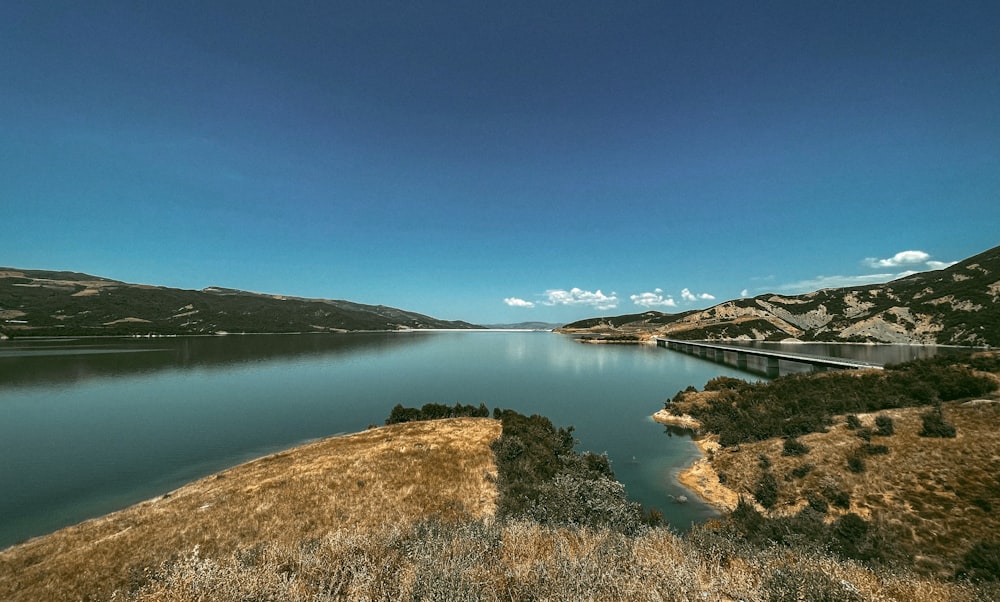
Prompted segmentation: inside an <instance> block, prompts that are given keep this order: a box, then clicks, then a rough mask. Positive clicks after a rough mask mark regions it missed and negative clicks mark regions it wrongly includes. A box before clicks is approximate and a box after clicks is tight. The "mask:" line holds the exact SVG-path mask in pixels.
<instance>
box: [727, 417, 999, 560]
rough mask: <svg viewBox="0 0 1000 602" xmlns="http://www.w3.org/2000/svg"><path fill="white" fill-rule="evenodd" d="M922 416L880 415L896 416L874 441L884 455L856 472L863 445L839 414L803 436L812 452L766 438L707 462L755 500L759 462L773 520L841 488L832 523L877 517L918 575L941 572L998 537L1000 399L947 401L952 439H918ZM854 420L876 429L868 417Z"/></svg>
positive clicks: (868, 459)
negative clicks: (786, 451) (843, 502)
mask: <svg viewBox="0 0 1000 602" xmlns="http://www.w3.org/2000/svg"><path fill="white" fill-rule="evenodd" d="M926 411H927V408H906V409H895V410H886V411H884V412H880V413H881V414H885V415H888V416H890V417H892V418H893V420H894V422H895V434H893V435H891V436H888V437H879V436H875V437H873V438H872V444H873V445H885V446H887V447H888V448H889V453H888V454H886V455H875V456H867V457H866V458H865V471H864V472H861V473H854V472H851V471H850V470H849V469H848V466H847V461H848V458H849V457H850V456H851V455H852V454H854V453H856V452H857V450H858V449H859V448H860V447H861V446H862V444H863V443H864V441H862V440H861V439H860V438H859V437H858V436H857V434H856V431H853V430H849V429H847V428H846V419H845V417H844V416H840V417H837V419H836V424H835V426H834V427H832V428H831V429H830V431H829V432H827V433H812V434H809V435H805V436H803V437H800V439H799V440H800V441H801V442H803V443H805V444H806V445H808V446H809V447H810V451H809V452H808V453H807V454H805V455H803V456H798V457H788V456H783V455H782V441H781V440H780V439H771V440H767V441H759V442H755V443H745V444H742V445H740V446H739V448H738V450H722V451H718V452H716V453H715V454H713V458H712V461H711V464H712V467H713V468H714V469H715V470H716V471H717V472H718V473H721V474H723V475H725V480H726V485H727V487H728V488H729V489H730V490H732V492H735V494H743V495H745V496H746V497H747V498H752V496H753V491H754V489H755V487H756V485H757V482H758V481H759V480H760V477H761V474H762V472H763V470H764V469H763V468H762V467H761V461H760V457H761V456H766V457H767V459H768V460H769V462H770V464H771V466H770V468H769V469H768V470H770V471H771V472H772V473H773V474H774V475H775V477H777V481H778V484H779V494H778V503H777V504H776V505H775V507H774V508H772V513H774V514H786V515H787V514H793V513H795V512H797V511H799V510H800V509H801V508H802V507H804V506H805V505H806V495H808V494H810V493H813V494H819V493H820V492H821V491H822V490H823V489H824V488H829V487H831V486H833V487H835V488H837V489H839V490H841V491H844V492H846V493H848V494H849V495H850V508H849V509H840V508H837V507H835V506H833V505H831V506H830V510H829V512H830V516H831V517H834V516H839V515H842V514H845V513H847V512H854V513H856V514H858V515H860V516H862V517H865V518H874V519H875V520H877V521H880V522H881V523H882V524H883V525H885V526H887V527H889V528H890V529H891V530H892V531H893V532H894V533H895V534H897V535H898V536H899V537H900V539H899V541H898V543H899V545H902V546H904V548H905V549H906V551H908V552H910V553H912V554H913V555H914V556H915V558H916V562H917V567H918V568H919V569H920V570H922V571H923V572H925V573H932V574H937V575H939V576H945V575H949V574H951V573H952V572H953V571H954V569H955V567H956V562H957V561H958V560H959V559H960V557H961V555H962V553H964V551H965V550H967V549H968V548H969V547H971V546H972V545H973V543H975V542H976V541H980V540H983V539H984V538H986V537H988V536H992V537H994V538H995V537H996V534H997V533H1000V482H998V475H1000V428H998V427H1000V403H997V402H986V403H982V402H981V403H975V402H972V403H951V404H945V405H944V418H945V420H946V421H947V422H950V423H952V424H954V425H955V427H956V428H957V437H955V438H954V439H939V438H927V437H920V436H919V435H918V433H919V432H920V430H921V427H922V423H921V419H920V415H921V414H923V413H924V412H926ZM858 417H859V418H860V420H861V423H862V425H863V426H866V427H872V428H873V430H874V421H875V414H861V415H859V416H858ZM805 464H809V465H812V466H813V469H812V470H811V471H809V472H808V473H807V474H806V475H805V476H803V477H795V476H794V475H792V471H793V470H794V469H795V468H797V467H801V466H803V465H805ZM730 495H733V493H730ZM984 506H985V508H984ZM990 507H991V508H992V509H990Z"/></svg>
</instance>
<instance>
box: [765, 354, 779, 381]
mask: <svg viewBox="0 0 1000 602" xmlns="http://www.w3.org/2000/svg"><path fill="white" fill-rule="evenodd" d="M778 373H779V370H778V358H776V357H768V358H767V377H768V378H778Z"/></svg>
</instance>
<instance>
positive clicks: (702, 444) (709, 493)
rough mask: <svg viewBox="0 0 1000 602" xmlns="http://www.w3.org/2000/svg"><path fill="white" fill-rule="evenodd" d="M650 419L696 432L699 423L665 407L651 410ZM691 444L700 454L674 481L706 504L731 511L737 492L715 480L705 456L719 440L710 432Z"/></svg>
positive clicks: (707, 458)
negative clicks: (656, 410) (652, 412)
mask: <svg viewBox="0 0 1000 602" xmlns="http://www.w3.org/2000/svg"><path fill="white" fill-rule="evenodd" d="M653 420H655V421H657V422H659V423H660V424H666V425H670V426H679V427H682V428H689V429H691V430H693V431H695V432H697V431H698V430H699V429H700V428H701V423H700V422H698V420H696V419H695V418H693V417H691V416H689V415H687V414H683V415H681V416H676V415H674V414H670V413H669V412H667V411H666V410H660V411H659V412H657V413H655V414H653ZM694 444H695V445H696V446H697V447H698V450H699V451H701V458H698V459H697V460H695V461H694V462H693V463H692V464H691V465H690V466H688V467H687V468H684V469H683V470H681V471H680V472H679V473H678V474H677V481H678V482H679V483H680V484H681V485H683V486H684V487H686V488H687V489H689V490H691V492H693V493H694V494H695V495H697V496H698V497H699V498H701V499H702V501H704V502H705V503H706V504H709V505H710V506H713V507H715V508H718V509H719V510H721V511H723V512H731V511H732V510H733V509H734V508H736V504H737V503H739V495H738V494H737V493H736V492H735V491H733V490H732V489H729V488H728V487H725V486H724V485H722V483H720V482H719V473H717V472H716V471H715V468H714V467H713V466H712V462H711V460H709V457H710V456H711V455H712V454H714V453H716V451H717V450H718V449H719V447H720V446H719V443H718V441H717V440H716V438H715V437H714V436H709V437H702V438H697V439H694Z"/></svg>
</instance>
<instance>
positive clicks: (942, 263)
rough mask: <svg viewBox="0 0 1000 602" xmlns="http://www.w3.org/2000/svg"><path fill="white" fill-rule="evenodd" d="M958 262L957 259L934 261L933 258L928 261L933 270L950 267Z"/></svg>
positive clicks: (928, 265)
mask: <svg viewBox="0 0 1000 602" xmlns="http://www.w3.org/2000/svg"><path fill="white" fill-rule="evenodd" d="M956 263H958V262H957V261H934V260H931V261H928V262H927V267H929V268H930V269H932V270H943V269H945V268H950V267H951V266H953V265H955V264H956Z"/></svg>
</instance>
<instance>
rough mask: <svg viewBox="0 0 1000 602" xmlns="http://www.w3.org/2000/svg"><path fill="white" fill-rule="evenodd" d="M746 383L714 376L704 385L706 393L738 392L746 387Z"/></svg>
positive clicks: (729, 377)
mask: <svg viewBox="0 0 1000 602" xmlns="http://www.w3.org/2000/svg"><path fill="white" fill-rule="evenodd" d="M746 384H747V381H745V380H743V379H740V378H733V377H731V376H716V377H715V378H713V379H712V380H710V381H708V382H707V383H705V390H706V391H722V390H725V389H728V390H738V389H741V388H743V387H744V386H746Z"/></svg>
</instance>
